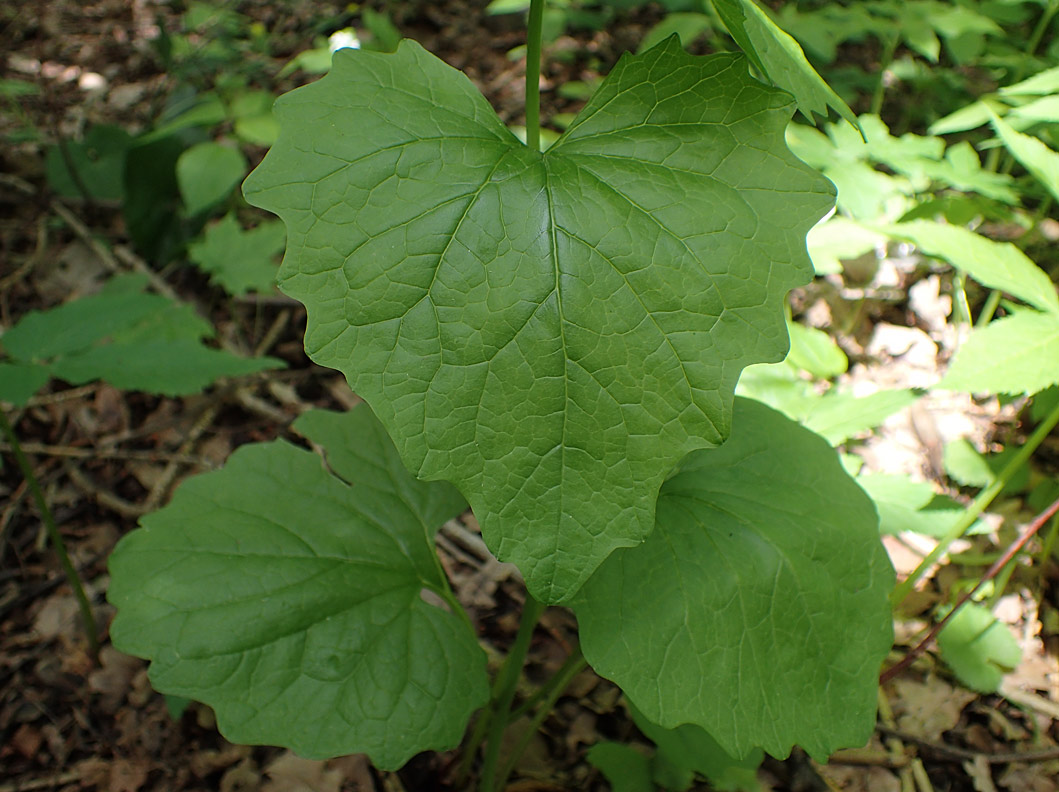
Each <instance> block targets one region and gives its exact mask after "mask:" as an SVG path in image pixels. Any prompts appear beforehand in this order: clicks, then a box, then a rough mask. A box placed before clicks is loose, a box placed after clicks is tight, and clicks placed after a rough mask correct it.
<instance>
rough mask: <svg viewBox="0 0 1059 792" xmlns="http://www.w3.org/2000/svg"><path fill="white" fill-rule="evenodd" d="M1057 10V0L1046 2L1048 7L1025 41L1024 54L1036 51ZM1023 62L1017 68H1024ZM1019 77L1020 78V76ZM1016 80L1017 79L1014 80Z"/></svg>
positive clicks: (1058, 6) (1058, 3)
mask: <svg viewBox="0 0 1059 792" xmlns="http://www.w3.org/2000/svg"><path fill="white" fill-rule="evenodd" d="M1056 11H1059V2H1056V0H1051V2H1050V3H1048V7H1047V8H1045V9H1044V11H1043V12H1042V13H1041V18H1040V19H1038V20H1037V27H1035V28H1034V29H1033V33H1031V34H1030V39H1029V41H1027V42H1026V54H1027V55H1033V54H1034V53H1035V52H1037V47H1039V46H1040V45H1041V39H1042V38H1044V33H1045V31H1046V30H1048V25H1049V24H1051V21H1052V17H1054V16H1055V12H1056ZM1024 63H1025V62H1023V63H1020V65H1019V69H1020V70H1022V69H1024V68H1025V65H1024ZM1019 79H1022V78H1021V77H1020V78H1019ZM1016 82H1017V80H1016Z"/></svg>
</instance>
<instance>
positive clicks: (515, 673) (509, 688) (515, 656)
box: [469, 594, 545, 792]
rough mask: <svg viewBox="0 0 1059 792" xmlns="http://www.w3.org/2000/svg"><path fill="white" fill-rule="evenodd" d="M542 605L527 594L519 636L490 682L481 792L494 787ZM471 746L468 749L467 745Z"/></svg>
mask: <svg viewBox="0 0 1059 792" xmlns="http://www.w3.org/2000/svg"><path fill="white" fill-rule="evenodd" d="M544 608H545V606H544V605H543V604H542V603H540V602H537V600H535V599H533V597H531V596H529V595H528V594H527V595H526V604H525V605H523V606H522V621H521V622H520V623H519V625H518V635H516V636H515V643H514V644H512V646H511V651H510V652H508V655H507V658H506V659H505V660H504V664H503V665H502V666H501V667H500V672H499V673H498V674H497V675H496V681H495V682H494V683H493V695H492V696H491V697H490V699H489V714H488V716H487V717H488V718H489V725H488V736H487V737H486V743H485V760H484V763H483V765H482V784H481V788H482V790H483V792H492V791H493V790H494V789H496V788H497V786H496V770H497V762H498V761H499V760H500V747H501V743H502V742H503V739H504V730H505V729H506V728H507V719H508V713H510V712H511V702H512V701H514V699H515V690H516V689H517V688H518V680H519V676H520V675H521V673H522V666H523V664H524V663H525V662H526V653H527V652H528V651H529V645H530V639H531V638H532V637H533V628H534V627H536V626H537V622H538V621H539V620H540V617H541V614H542V613H544ZM469 747H470V746H469Z"/></svg>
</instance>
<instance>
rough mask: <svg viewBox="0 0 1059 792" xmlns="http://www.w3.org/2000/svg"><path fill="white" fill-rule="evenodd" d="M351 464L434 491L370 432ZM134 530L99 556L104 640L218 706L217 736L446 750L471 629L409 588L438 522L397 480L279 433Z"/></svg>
mask: <svg viewBox="0 0 1059 792" xmlns="http://www.w3.org/2000/svg"><path fill="white" fill-rule="evenodd" d="M341 420H342V421H345V422H347V426H345V427H344V431H343V433H342V434H343V435H346V434H351V435H354V436H361V437H365V438H369V439H370V438H379V437H380V436H381V435H380V433H381V432H382V430H381V429H380V428H377V427H376V426H374V423H375V419H374V417H373V416H371V415H370V412H369V411H368V408H367V407H359V408H357V409H355V410H353V411H352V412H351V413H350V414H349V415H348V416H342V418H341ZM309 423H310V424H311V423H313V419H309ZM336 439H337V438H336ZM371 468H374V470H371ZM361 470H362V472H365V473H367V474H369V475H367V476H366V477H367V478H369V479H372V480H375V481H376V482H377V481H379V480H386V481H389V482H390V484H391V485H392V486H393V487H395V488H396V489H397V490H400V491H408V490H409V489H412V490H420V491H421V492H420V493H419V494H420V495H423V494H424V493H423V492H422V491H425V490H427V489H433V488H438V487H442V488H444V487H445V485H439V484H426V483H423V482H415V481H414V480H413V479H412V478H411V477H410V476H409V475H408V473H407V472H406V471H403V470H401V469H400V462H399V460H398V459H397V456H396V452H395V450H394V449H393V446H392V445H388V446H386V447H384V446H383V445H382V444H381V443H379V442H374V441H369V442H368V443H366V444H365V446H364V447H363V448H362V456H361ZM395 491H396V490H395ZM427 497H429V496H427ZM458 510H459V505H457V506H456V511H458ZM453 513H455V512H450V513H448V514H445V515H444V516H446V517H449V516H452V514H453ZM142 526H143V527H142V528H141V529H139V530H136V531H133V532H132V533H131V534H129V535H128V536H126V537H125V538H124V539H122V541H121V543H120V544H119V545H118V548H117V549H116V550H115V551H114V553H113V554H112V556H111V559H110V571H111V587H110V591H109V593H108V597H109V599H110V601H111V602H112V603H113V604H114V605H115V606H116V607H117V610H118V615H117V618H116V619H115V621H114V623H113V626H112V628H111V635H112V637H113V640H114V644H115V646H117V647H118V648H119V649H121V650H122V651H125V652H128V653H130V654H133V655H137V656H139V657H145V658H148V659H150V660H151V661H152V663H151V667H150V671H149V673H150V677H151V681H152V683H153V684H154V686H155V687H156V688H157V689H158V690H160V691H162V692H164V693H168V694H171V695H177V696H185V697H188V698H193V699H197V700H199V701H204V702H206V703H207V704H209V705H210V706H211V707H213V709H214V710H215V711H216V713H217V722H218V725H219V727H220V729H221V731H222V732H223V733H224V734H225V736H227V737H228V739H230V740H232V741H234V742H241V743H253V744H260V743H264V744H275V745H282V746H286V747H288V748H290V749H292V750H293V751H295V752H296V753H298V754H299V755H301V756H304V757H306V758H325V757H332V756H338V755H342V754H347V753H361V752H362V753H367V754H368V755H369V756H370V757H371V758H372V760H373V761H374V762H375V763H376V764H377V765H378V766H379V767H382V768H385V769H395V768H397V767H399V766H400V765H402V764H403V763H404V762H405V761H407V760H408V758H409V757H411V756H412V755H413V754H415V753H417V752H419V751H423V750H427V749H445V748H451V747H452V746H454V745H455V744H456V743H457V742H459V740H460V737H461V736H462V734H463V731H464V729H465V727H466V724H467V720H468V718H469V717H470V714H471V713H472V712H473V710H474V709H475V708H477V707H478V706H480V705H481V704H483V703H484V701H485V698H486V696H487V684H486V675H485V657H484V654H483V653H482V651H481V649H480V648H479V647H478V644H477V641H476V639H475V636H474V633H473V631H472V630H471V628H470V625H469V623H468V622H467V620H466V619H464V618H461V616H459V615H458V614H455V613H450V612H447V611H446V610H443V609H441V608H439V607H435V606H434V605H431V604H428V603H427V602H425V601H424V600H423V599H422V598H421V596H420V593H421V591H422V590H423V589H428V590H433V591H434V592H437V593H443V592H445V591H446V585H447V584H446V583H445V581H444V579H443V578H442V576H441V575H442V573H441V571H440V567H439V565H438V563H437V559H436V556H435V555H434V550H433V547H432V536H433V529H434V528H436V526H431V528H430V530H429V531H427V530H424V525H423V522H422V521H421V519H420V515H419V514H416V513H415V511H414V510H412V509H410V508H409V507H408V506H407V505H406V504H404V502H403V500H402V498H401V497H396V496H395V494H394V492H386V491H385V488H384V489H383V490H380V489H379V488H377V487H376V486H373V485H371V484H369V485H368V486H364V487H360V486H358V485H356V484H354V485H353V486H352V487H351V486H350V485H348V484H346V483H345V482H343V481H341V480H340V479H338V478H336V477H335V476H333V475H331V474H330V473H328V472H327V471H326V470H325V469H324V467H323V464H322V461H321V460H320V458H319V457H317V456H316V455H314V454H312V453H309V452H307V451H304V450H301V449H299V448H296V447H294V446H292V445H290V444H288V443H285V442H282V441H278V442H274V443H269V444H267V445H251V446H244V447H242V448H240V449H239V450H237V451H236V452H235V453H234V454H233V455H232V457H231V458H230V459H229V460H228V463H227V465H226V466H225V467H224V468H223V469H222V470H220V471H218V472H215V473H209V474H206V475H203V476H198V477H195V478H192V479H189V480H188V481H186V482H185V483H184V484H183V485H182V486H181V487H180V488H179V489H178V490H177V493H176V495H175V496H174V497H173V501H172V502H171V503H170V504H169V505H168V506H167V507H166V508H164V509H162V510H161V511H159V512H156V513H154V514H151V515H149V516H147V517H145V518H144V519H143V520H142Z"/></svg>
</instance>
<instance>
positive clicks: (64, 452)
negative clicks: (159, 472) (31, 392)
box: [0, 443, 213, 468]
mask: <svg viewBox="0 0 1059 792" xmlns="http://www.w3.org/2000/svg"><path fill="white" fill-rule="evenodd" d="M19 446H20V447H21V448H22V450H23V451H24V452H25V453H27V454H41V455H43V456H54V457H68V458H70V459H124V460H133V461H136V462H179V463H181V464H183V465H195V466H196V467H206V468H209V467H213V463H212V462H210V460H208V459H206V458H205V457H197V456H193V455H191V454H187V453H173V452H170V451H122V450H120V449H117V448H109V449H108V448H79V447H77V446H60V445H47V444H45V443H20V444H19ZM12 450H13V447H12V446H11V445H10V444H7V443H0V451H12Z"/></svg>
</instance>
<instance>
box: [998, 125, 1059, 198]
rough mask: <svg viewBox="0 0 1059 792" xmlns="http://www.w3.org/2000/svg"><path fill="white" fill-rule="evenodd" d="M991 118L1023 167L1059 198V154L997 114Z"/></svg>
mask: <svg viewBox="0 0 1059 792" xmlns="http://www.w3.org/2000/svg"><path fill="white" fill-rule="evenodd" d="M990 120H991V121H992V124H993V129H995V130H996V132H997V134H998V135H999V136H1000V139H1001V140H1002V141H1004V145H1005V146H1007V148H1008V151H1010V152H1011V153H1012V155H1014V157H1015V159H1017V160H1018V161H1019V162H1021V163H1022V167H1024V168H1025V169H1026V170H1028V171H1029V172H1030V173H1032V174H1033V175H1034V177H1036V179H1037V181H1039V182H1040V183H1041V184H1043V185H1044V187H1045V188H1046V189H1047V190H1048V192H1050V193H1051V194H1052V195H1053V196H1055V197H1056V198H1059V154H1057V153H1056V152H1054V151H1052V150H1051V149H1050V148H1048V147H1047V146H1046V145H1044V144H1043V143H1042V142H1041V141H1039V140H1038V139H1037V138H1035V137H1030V136H1029V135H1024V134H1022V133H1021V132H1017V131H1015V130H1014V129H1012V128H1011V126H1010V125H1009V124H1007V123H1006V122H1004V121H1003V120H1002V119H1001V118H1000V117H999V116H998V115H996V114H992V115H991V118H990Z"/></svg>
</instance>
